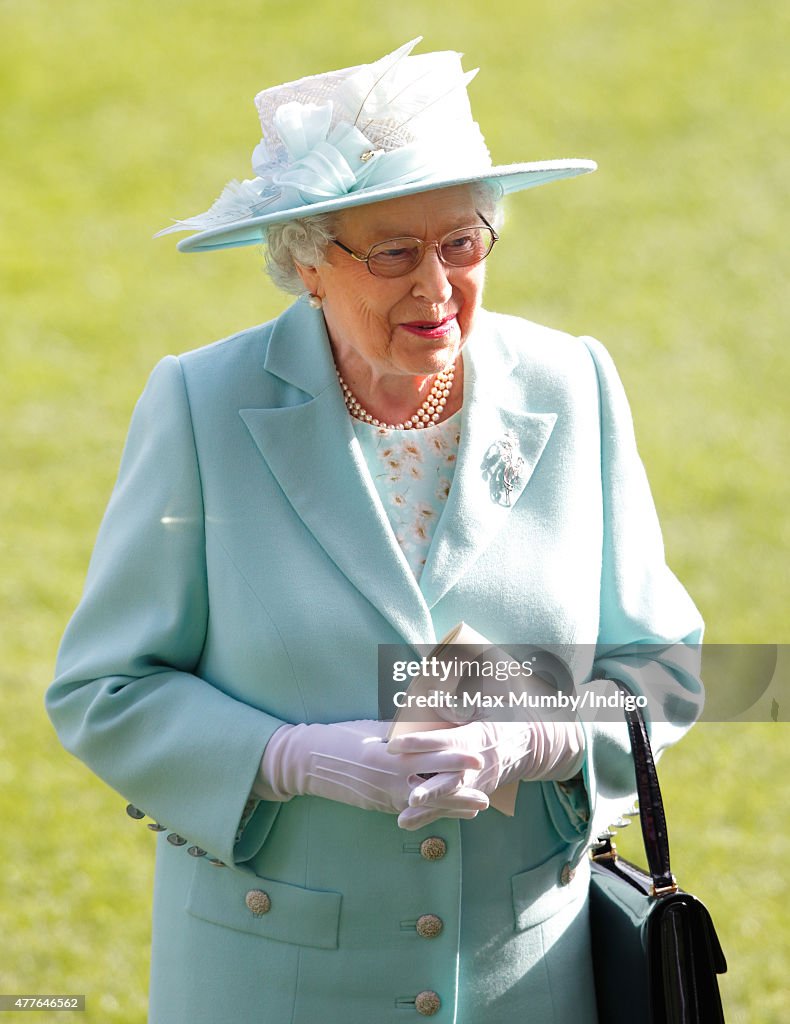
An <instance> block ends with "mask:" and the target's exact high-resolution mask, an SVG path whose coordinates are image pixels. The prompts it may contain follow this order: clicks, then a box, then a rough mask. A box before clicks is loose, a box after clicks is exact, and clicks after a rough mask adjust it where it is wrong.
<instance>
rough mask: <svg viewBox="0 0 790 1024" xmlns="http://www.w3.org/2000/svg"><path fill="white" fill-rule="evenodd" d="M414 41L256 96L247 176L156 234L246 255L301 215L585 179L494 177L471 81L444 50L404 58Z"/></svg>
mask: <svg viewBox="0 0 790 1024" xmlns="http://www.w3.org/2000/svg"><path fill="white" fill-rule="evenodd" d="M420 39H421V37H418V38H417V39H413V40H412V41H411V42H409V43H406V45H405V46H402V47H400V49H398V50H395V52H394V53H390V54H388V55H387V56H386V57H382V58H381V60H378V61H376V62H375V63H374V64H364V65H361V66H359V67H353V68H344V69H343V70H341V71H330V72H327V73H325V74H321V75H311V76H310V77H308V78H301V79H299V81H296V82H289V83H287V84H285V85H278V86H275V87H274V88H271V89H265V90H264V91H263V92H261V93H259V94H258V95H257V96H256V97H255V105H256V107H257V109H258V114H259V116H260V121H261V126H262V129H263V138H262V140H261V142H260V143H259V144H258V145H257V146H256V148H255V150H254V152H253V154H252V167H253V172H254V174H255V176H254V177H253V178H248V179H246V180H244V181H232V182H230V183H229V184H228V185H226V186H225V189H224V190H223V192H222V194H221V195H220V197H219V198H218V199H217V200H216V202H215V203H214V204H213V206H212V207H211V208H210V209H209V210H207V211H206V212H205V213H202V214H199V215H198V216H196V217H189V218H187V219H186V220H179V221H176V222H175V223H174V224H173V225H172V226H171V227H167V228H165V229H164V230H163V231H160V232H159V235H163V234H168V233H170V232H174V231H194V232H196V234H193V235H191V236H190V237H189V238H183V239H181V240H180V241H179V243H178V248H179V249H180V250H181V251H182V252H207V251H210V250H213V249H227V248H231V247H235V246H241V245H257V244H260V243H261V242H263V241H265V238H266V228H267V226H268V225H270V224H278V223H282V222H284V221H289V220H295V219H298V218H301V217H309V216H312V215H313V214H319V213H331V212H334V211H336V210H345V209H349V208H350V207H353V206H362V205H364V204H368V203H378V202H382V201H383V200H386V199H395V198H397V197H399V196H407V195H413V194H414V193H416V192H427V191H429V190H431V189H437V188H449V187H451V186H453V185H463V184H469V183H472V182H481V181H485V182H490V183H492V184H496V185H498V186H499V188H500V189H501V191H502V193H503V194H508V193H510V192H519V191H521V190H522V189H526V188H533V187H534V186H536V185H544V184H546V183H547V182H549V181H556V180H558V179H560V178H571V177H574V176H576V175H579V174H586V173H588V172H590V171H594V170H595V168H596V164H595V163H594V162H593V161H592V160H542V161H537V162H532V163H520V164H504V165H500V166H494V165H493V164H492V162H491V157H490V155H489V152H488V149H487V147H486V144H485V141H484V139H483V136H482V134H481V132H480V128H479V127H478V125H477V122H476V121H475V120H474V118H473V117H472V110H471V107H470V105H469V99H468V96H467V92H466V87H467V85H468V84H469V82H470V81H471V80H472V78H474V76H475V75H476V74H477V70H475V71H470V72H466V73H464V71H463V70H462V68H461V54H459V53H453V52H450V51H446V52H440V53H426V54H418V55H416V56H410V54H411V50H412V49H413V48H414V46H415V45H416V44H417V43H418V42H419V41H420Z"/></svg>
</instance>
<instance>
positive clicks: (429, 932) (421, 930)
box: [415, 914, 444, 939]
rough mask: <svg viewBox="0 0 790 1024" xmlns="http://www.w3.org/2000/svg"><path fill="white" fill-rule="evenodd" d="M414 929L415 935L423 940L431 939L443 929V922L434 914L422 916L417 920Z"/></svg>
mask: <svg viewBox="0 0 790 1024" xmlns="http://www.w3.org/2000/svg"><path fill="white" fill-rule="evenodd" d="M415 928H416V929H417V934H418V935H421V936H422V937H423V938H424V939H432V938H434V937H435V936H436V935H438V934H439V932H440V931H441V930H442V928H444V921H442V919H441V918H440V917H437V916H436V914H423V915H422V917H418V918H417V924H416V925H415Z"/></svg>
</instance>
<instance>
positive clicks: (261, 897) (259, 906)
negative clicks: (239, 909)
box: [244, 889, 272, 916]
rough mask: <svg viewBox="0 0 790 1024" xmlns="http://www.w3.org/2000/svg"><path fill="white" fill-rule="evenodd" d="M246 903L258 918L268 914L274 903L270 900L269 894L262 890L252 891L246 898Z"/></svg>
mask: <svg viewBox="0 0 790 1024" xmlns="http://www.w3.org/2000/svg"><path fill="white" fill-rule="evenodd" d="M244 902H245V903H246V904H247V907H248V908H249V909H250V910H251V911H252V912H253V914H255V915H256V916H260V915H261V914H268V913H269V911H270V910H271V908H272V901H271V900H270V899H269V894H268V893H266V892H264V891H263V890H262V889H250V891H249V892H248V893H247V895H246V896H245V897H244Z"/></svg>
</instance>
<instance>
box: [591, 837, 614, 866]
mask: <svg viewBox="0 0 790 1024" xmlns="http://www.w3.org/2000/svg"><path fill="white" fill-rule="evenodd" d="M613 835H615V833H614V832H602V833H601V834H600V835H599V836H598V842H597V844H596V845H595V846H593V848H592V849H591V850H590V859H591V860H594V861H596V862H600V861H603V860H617V846H616V845H615V843H614V841H613V839H612V836H613Z"/></svg>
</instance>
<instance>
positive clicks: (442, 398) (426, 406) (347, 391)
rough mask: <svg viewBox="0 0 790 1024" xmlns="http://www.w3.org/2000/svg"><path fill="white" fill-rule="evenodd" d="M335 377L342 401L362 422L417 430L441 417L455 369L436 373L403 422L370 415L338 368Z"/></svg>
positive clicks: (394, 428)
mask: <svg viewBox="0 0 790 1024" xmlns="http://www.w3.org/2000/svg"><path fill="white" fill-rule="evenodd" d="M336 372H337V379H338V381H339V383H340V387H341V389H342V391H343V401H344V402H345V403H346V408H347V409H348V411H349V412H350V413H351V415H352V416H353V417H354V418H355V419H358V420H362V421H363V422H364V423H372V424H373V426H374V427H386V429H387V430H418V429H421V428H423V427H430V426H432V425H433V424H434V423H438V422H439V420H440V419H441V417H442V410H443V409H444V407H445V405H446V404H447V399H448V398H449V397H450V391H451V389H452V386H453V380H454V379H455V369H454V368H453V367H452V366H451V367H450V368H449V369H448V370H442V371H441V372H439V373H437V374H436V380H434V382H433V387H432V388H431V391H430V394H429V395H428V397H427V398H426V399H425V401H424V402H423V403H422V405H421V406H420V408H419V409H418V410H417V412H415V414H414V415H413V416H412V417H411V418H410V419H408V420H405V421H404V422H403V423H384V422H382V421H381V420H377V419H376V418H375V416H372V415H371V414H370V413H369V412H368V411H367V409H364V408H363V407H362V404H361V403H360V402H359V400H358V399H357V398H355V396H354V393H353V392H352V390H351V388H350V387H349V386H348V384H346V382H345V381H344V380H343V378H342V376H341V374H340V370H337V371H336Z"/></svg>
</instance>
